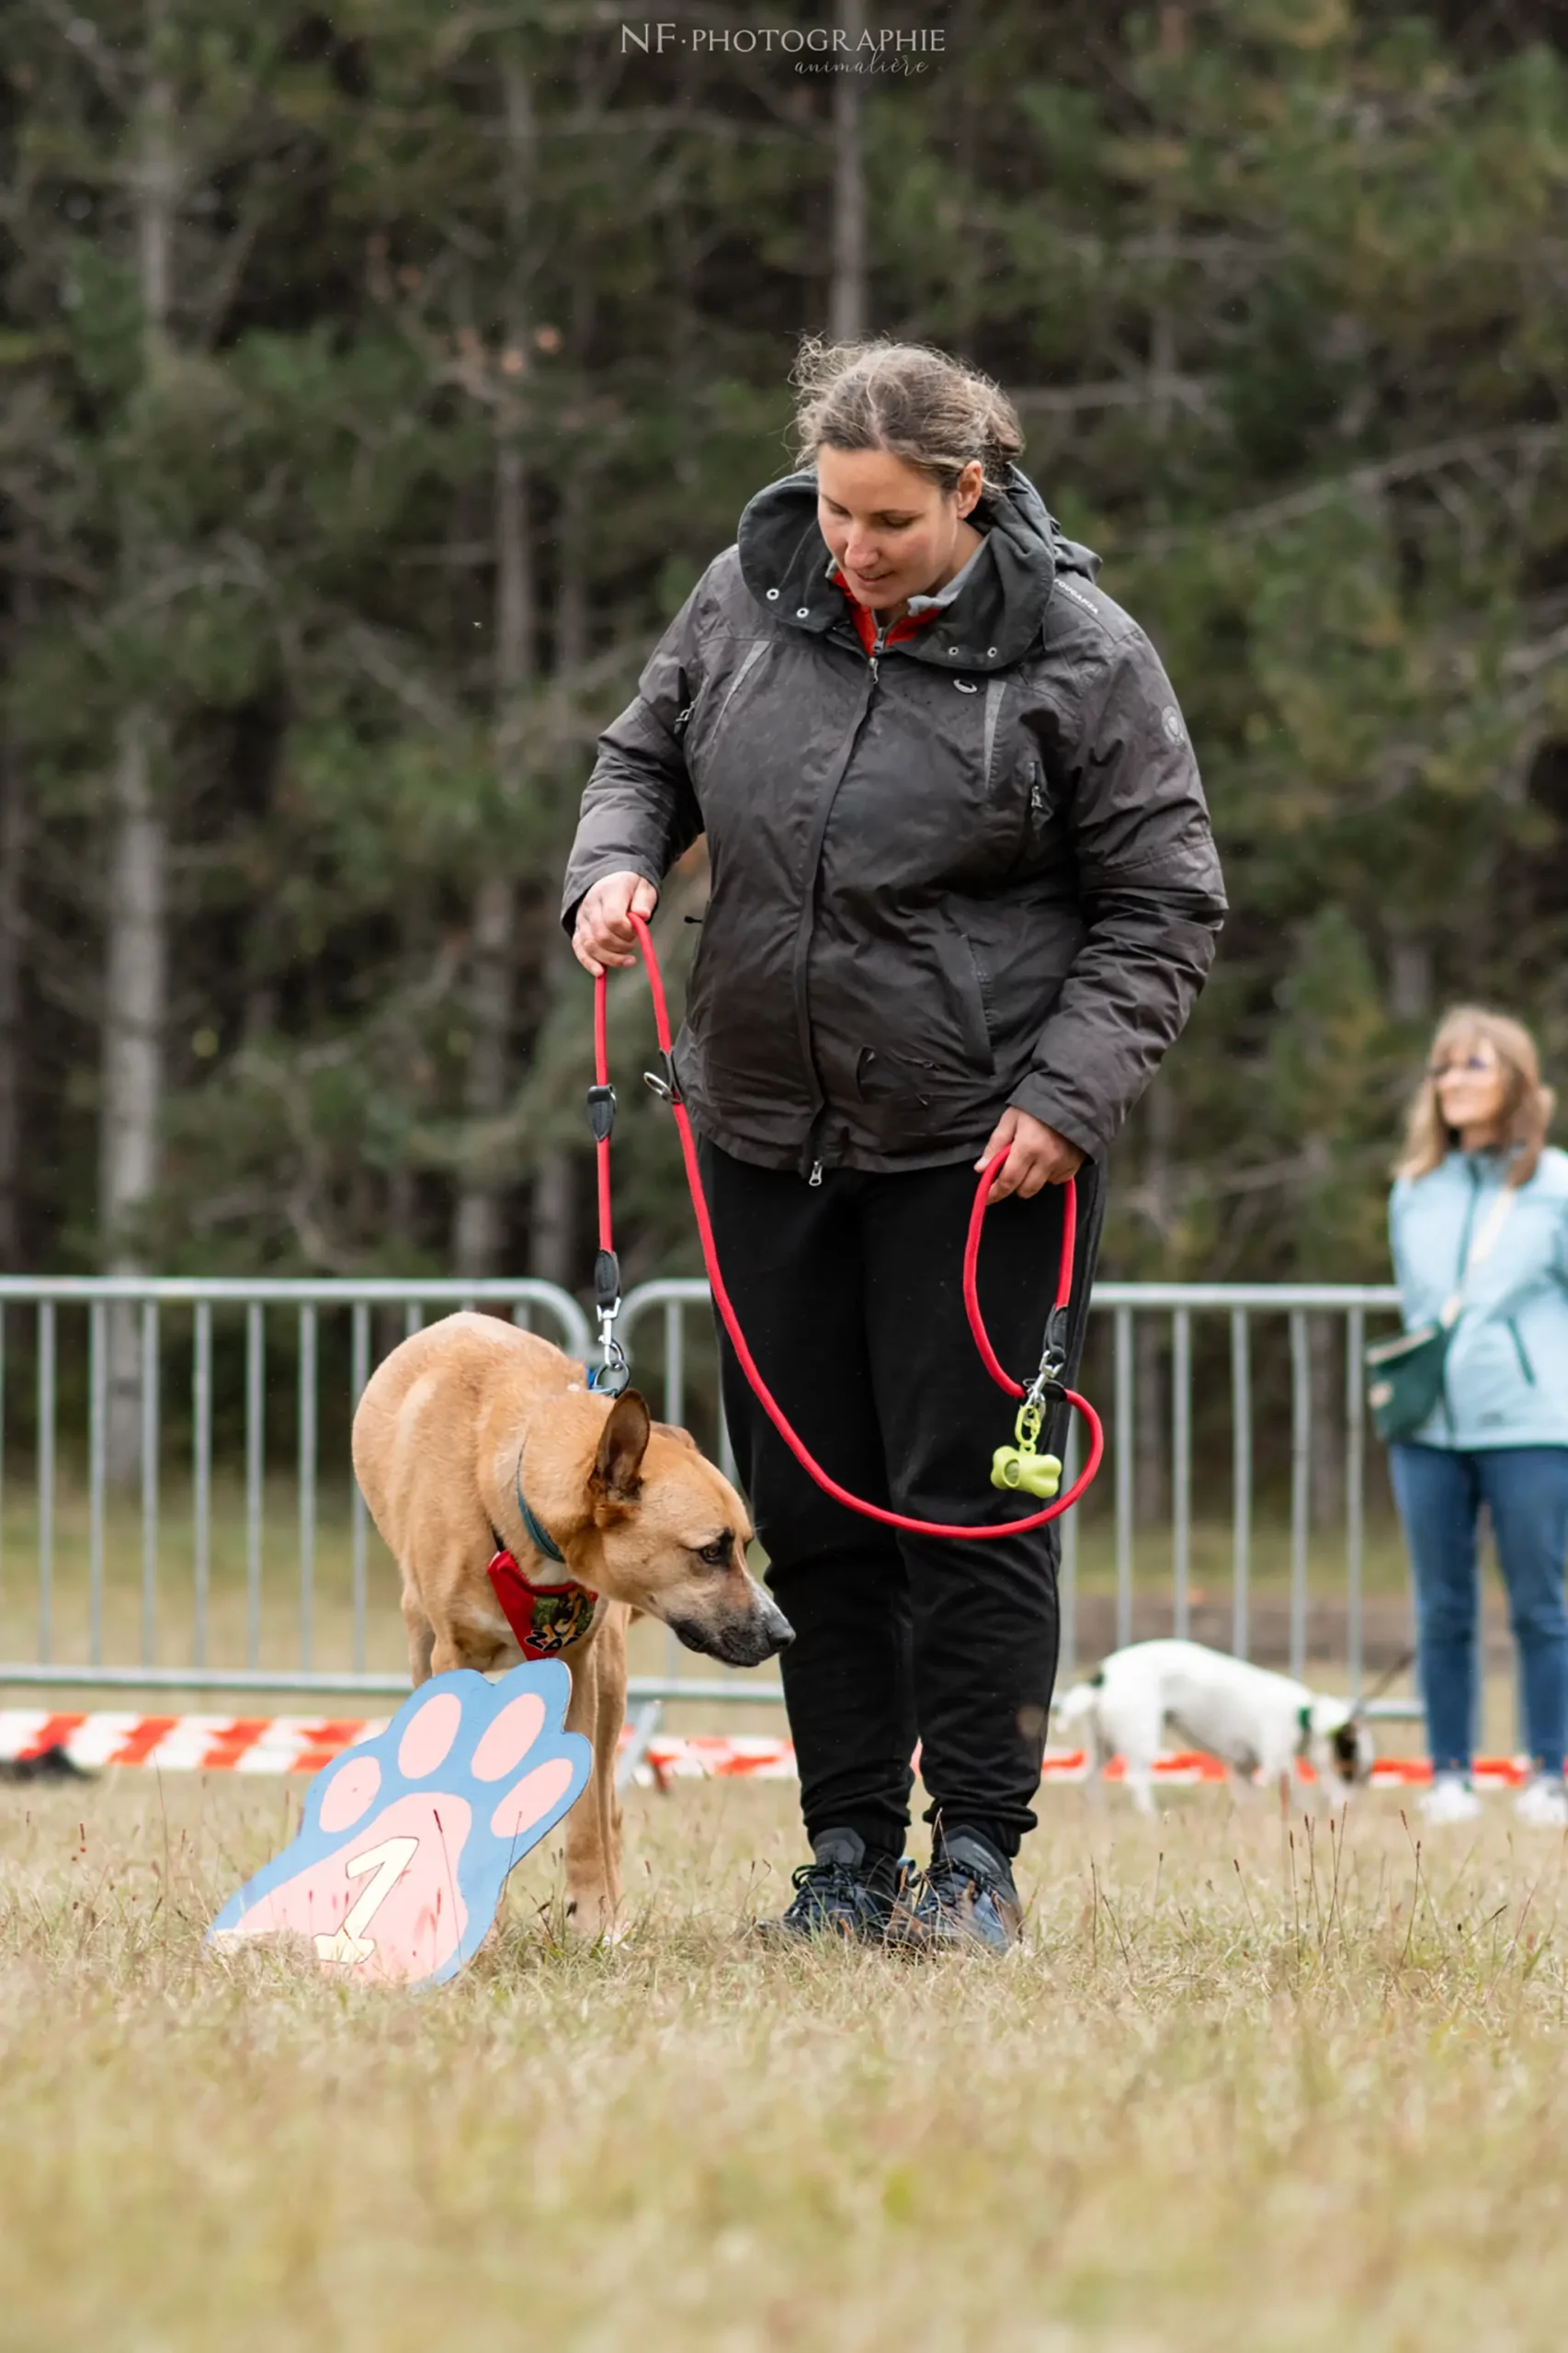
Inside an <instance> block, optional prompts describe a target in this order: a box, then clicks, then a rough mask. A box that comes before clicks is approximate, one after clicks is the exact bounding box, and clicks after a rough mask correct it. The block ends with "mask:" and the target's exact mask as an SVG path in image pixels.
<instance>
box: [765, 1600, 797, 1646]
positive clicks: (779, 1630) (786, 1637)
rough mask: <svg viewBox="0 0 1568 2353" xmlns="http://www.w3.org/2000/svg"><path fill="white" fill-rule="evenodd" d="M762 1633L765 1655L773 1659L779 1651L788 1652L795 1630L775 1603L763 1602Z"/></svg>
mask: <svg viewBox="0 0 1568 2353" xmlns="http://www.w3.org/2000/svg"><path fill="white" fill-rule="evenodd" d="M762 1631H763V1632H764V1633H765V1634H766V1635H767V1655H768V1657H769V1658H773V1657H775V1656H776V1655H777V1654H778V1652H779V1651H784V1650H788V1649H789V1647H790V1643H792V1642H793V1641H794V1639H795V1629H794V1628H793V1626H791V1625H790V1620H788V1618H786V1617H785V1615H784V1612H783V1611H782V1609H780V1608H779V1607H778V1603H777V1602H776V1601H765V1602H764V1604H763V1611H762Z"/></svg>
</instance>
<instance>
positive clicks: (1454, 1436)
mask: <svg viewBox="0 0 1568 2353" xmlns="http://www.w3.org/2000/svg"><path fill="white" fill-rule="evenodd" d="M1552 1106H1553V1097H1552V1093H1551V1088H1550V1087H1547V1086H1542V1085H1541V1082H1540V1063H1539V1061H1538V1059H1537V1055H1536V1050H1535V1045H1534V1042H1533V1040H1531V1038H1530V1036H1529V1033H1528V1030H1526V1029H1523V1028H1521V1026H1520V1025H1519V1023H1518V1022H1517V1021H1512V1020H1509V1019H1508V1018H1507V1017H1506V1016H1504V1015H1502V1014H1495V1013H1486V1012H1483V1011H1482V1010H1480V1009H1479V1008H1478V1007H1475V1006H1459V1007H1457V1008H1456V1009H1455V1010H1454V1011H1453V1012H1451V1013H1449V1015H1448V1016H1447V1017H1445V1018H1444V1020H1443V1022H1442V1024H1441V1026H1440V1028H1439V1029H1438V1031H1437V1037H1436V1039H1435V1040H1434V1041H1433V1047H1432V1053H1431V1056H1430V1060H1429V1063H1428V1066H1427V1071H1426V1078H1425V1081H1424V1083H1423V1085H1422V1088H1421V1091H1420V1093H1419V1095H1418V1096H1417V1097H1416V1098H1415V1103H1414V1104H1413V1106H1412V1108H1411V1115H1410V1131H1409V1135H1408V1138H1407V1140H1406V1146H1405V1153H1404V1157H1403V1160H1402V1161H1401V1163H1400V1165H1399V1170H1398V1175H1397V1178H1396V1181H1395V1184H1394V1188H1393V1192H1392V1196H1391V1198H1390V1201H1389V1237H1390V1241H1391V1243H1392V1249H1393V1263H1394V1274H1395V1278H1396V1279H1397V1281H1398V1283H1399V1290H1400V1301H1401V1305H1402V1307H1403V1315H1404V1323H1405V1328H1406V1330H1414V1329H1415V1328H1416V1327H1417V1326H1418V1325H1420V1324H1426V1323H1429V1322H1431V1321H1433V1320H1434V1319H1436V1318H1437V1317H1438V1316H1439V1315H1440V1314H1442V1313H1443V1311H1444V1308H1445V1306H1446V1305H1447V1304H1448V1303H1449V1302H1451V1301H1452V1300H1453V1298H1454V1295H1455V1294H1456V1293H1458V1294H1459V1296H1460V1310H1459V1315H1458V1319H1457V1321H1456V1322H1455V1323H1454V1324H1453V1336H1452V1339H1451V1341H1450V1344H1449V1353H1448V1358H1447V1361H1446V1363H1445V1366H1444V1371H1443V1393H1442V1395H1441V1397H1440V1398H1439V1400H1438V1403H1437V1405H1436V1406H1435V1407H1434V1408H1433V1410H1432V1412H1431V1413H1430V1414H1429V1415H1428V1416H1427V1418H1426V1421H1425V1422H1423V1423H1422V1424H1421V1426H1420V1427H1419V1428H1418V1429H1416V1430H1415V1431H1414V1432H1412V1434H1411V1436H1410V1437H1409V1438H1407V1439H1402V1440H1399V1441H1396V1442H1395V1443H1394V1444H1393V1445H1392V1446H1391V1447H1390V1449H1389V1469H1390V1475H1391V1477H1392V1483H1393V1492H1394V1500H1395V1502H1396V1503H1397V1504H1398V1506H1399V1513H1400V1518H1401V1519H1402V1520H1403V1523H1404V1534H1405V1541H1406V1544H1407V1545H1408V1547H1409V1552H1410V1562H1411V1569H1412V1573H1413V1575H1414V1578H1415V1615H1416V1631H1417V1643H1418V1651H1417V1656H1418V1659H1419V1665H1420V1675H1421V1689H1422V1697H1423V1700H1424V1702H1425V1705H1426V1728H1427V1736H1428V1739H1429V1741H1430V1744H1431V1751H1432V1768H1433V1783H1432V1788H1431V1790H1429V1791H1428V1793H1427V1795H1426V1799H1425V1801H1424V1805H1423V1811H1424V1812H1425V1813H1426V1815H1427V1817H1428V1819H1429V1820H1433V1821H1439V1822H1458V1821H1465V1820H1469V1819H1470V1818H1471V1817H1472V1816H1473V1815H1475V1814H1477V1813H1479V1812H1480V1810H1481V1808H1480V1802H1479V1800H1478V1799H1477V1797H1476V1795H1475V1793H1474V1791H1473V1790H1472V1789H1471V1780H1470V1771H1471V1738H1472V1727H1473V1723H1474V1719H1475V1694H1476V1618H1477V1576H1476V1528H1477V1522H1478V1519H1479V1517H1480V1511H1481V1506H1482V1505H1483V1504H1484V1505H1485V1506H1486V1507H1487V1512H1488V1515H1489V1517H1490V1519H1491V1522H1492V1529H1493V1534H1494V1540H1495V1541H1496V1546H1497V1556H1498V1560H1499V1563H1500V1564H1501V1567H1502V1571H1503V1578H1504V1582H1505V1584H1506V1586H1507V1589H1508V1608H1509V1616H1510V1619H1511V1621H1512V1625H1513V1631H1514V1639H1515V1641H1516V1643H1517V1645H1518V1654H1519V1679H1520V1685H1521V1688H1522V1694H1523V1701H1524V1716H1525V1730H1526V1735H1527V1738H1528V1744H1529V1750H1530V1755H1531V1757H1532V1760H1533V1762H1534V1767H1535V1773H1534V1778H1533V1779H1531V1780H1530V1782H1529V1783H1528V1785H1527V1787H1526V1788H1525V1789H1524V1790H1521V1792H1520V1794H1519V1798H1518V1809H1519V1812H1520V1813H1522V1814H1523V1815H1524V1817H1525V1819H1526V1820H1527V1821H1530V1822H1537V1823H1540V1824H1548V1825H1551V1826H1560V1827H1568V1788H1565V1786H1564V1782H1563V1747H1564V1742H1565V1739H1568V1608H1565V1607H1564V1601H1563V1572H1564V1564H1565V1562H1568V1153H1563V1152H1559V1151H1557V1150H1555V1149H1554V1148H1553V1147H1551V1145H1549V1144H1548V1143H1547V1142H1546V1131H1547V1126H1548V1123H1549V1121H1550V1120H1551V1111H1552Z"/></svg>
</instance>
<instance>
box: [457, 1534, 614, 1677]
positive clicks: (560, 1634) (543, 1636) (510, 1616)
mask: <svg viewBox="0 0 1568 2353" xmlns="http://www.w3.org/2000/svg"><path fill="white" fill-rule="evenodd" d="M485 1574H486V1575H487V1576H488V1578H489V1579H490V1582H491V1585H492V1586H494V1592H495V1598H496V1600H497V1601H498V1602H499V1603H500V1604H501V1608H502V1609H503V1610H504V1612H505V1613H506V1623H507V1625H508V1626H510V1628H511V1629H512V1631H513V1634H514V1635H515V1636H516V1637H517V1647H518V1649H519V1650H520V1651H521V1652H522V1654H523V1656H524V1657H525V1658H554V1657H555V1655H556V1654H557V1653H558V1652H559V1651H563V1650H564V1649H565V1648H566V1647H567V1645H568V1643H574V1642H576V1641H578V1640H579V1639H580V1637H581V1636H582V1635H584V1634H585V1633H586V1632H587V1631H588V1629H589V1627H590V1626H591V1625H592V1624H593V1622H594V1609H595V1606H596V1604H597V1599H598V1597H597V1594H592V1593H590V1592H589V1591H588V1588H587V1586H585V1585H574V1584H567V1585H530V1584H529V1583H528V1579H527V1577H526V1576H524V1574H523V1573H522V1571H521V1569H519V1568H518V1566H517V1562H516V1561H515V1560H514V1559H513V1557H512V1555H511V1553H510V1552H506V1550H504V1549H503V1550H502V1551H501V1552H497V1553H496V1554H495V1555H494V1558H493V1559H492V1560H491V1561H490V1563H488V1565H487V1567H486V1569H485Z"/></svg>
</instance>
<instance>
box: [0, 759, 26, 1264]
mask: <svg viewBox="0 0 1568 2353" xmlns="http://www.w3.org/2000/svg"><path fill="white" fill-rule="evenodd" d="M27 786H28V779H27V771H26V768H25V767H24V764H23V755H22V747H21V745H19V744H18V743H17V738H16V735H15V733H14V732H13V731H12V729H11V728H10V727H9V726H8V725H6V726H4V727H0V1267H5V1268H6V1271H7V1272H8V1273H9V1272H15V1271H16V1270H17V1267H19V1264H20V1260H21V1250H22V1216H21V1200H20V1198H19V1191H18V1181H19V1178H20V1176H21V1165H22V1129H21V1110H22V1105H21V1077H22V879H23V870H24V869H25V867H26V863H27V855H28V799H27Z"/></svg>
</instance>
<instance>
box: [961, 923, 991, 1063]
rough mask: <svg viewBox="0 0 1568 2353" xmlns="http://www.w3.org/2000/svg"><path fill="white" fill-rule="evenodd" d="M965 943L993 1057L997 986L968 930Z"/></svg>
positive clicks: (964, 939)
mask: <svg viewBox="0 0 1568 2353" xmlns="http://www.w3.org/2000/svg"><path fill="white" fill-rule="evenodd" d="M963 944H964V946H965V947H966V948H967V949H968V950H969V961H970V964H971V967H972V969H973V972H974V985H975V990H976V993H977V995H979V998H980V1017H981V1020H982V1021H983V1023H984V1025H985V1042H986V1046H987V1049H988V1051H990V1053H991V1054H992V1056H993V1058H994V1056H995V1052H996V991H995V987H994V983H993V982H992V978H991V973H990V971H989V969H988V967H987V965H986V962H985V959H984V957H983V954H982V952H981V950H980V949H978V948H977V947H976V946H975V944H974V942H973V940H972V939H971V938H970V936H969V934H968V932H967V931H966V932H964V934H963Z"/></svg>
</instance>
